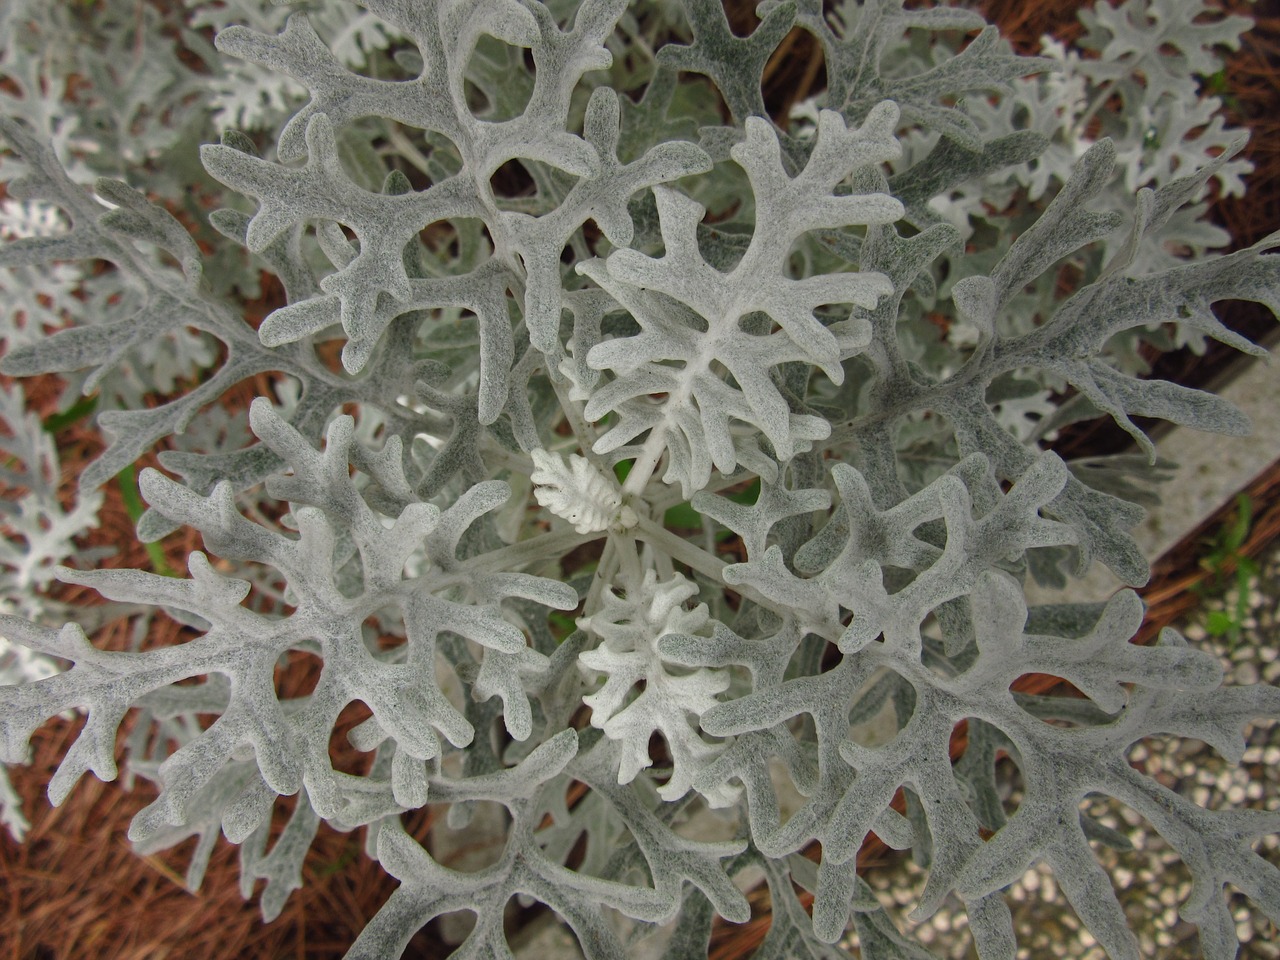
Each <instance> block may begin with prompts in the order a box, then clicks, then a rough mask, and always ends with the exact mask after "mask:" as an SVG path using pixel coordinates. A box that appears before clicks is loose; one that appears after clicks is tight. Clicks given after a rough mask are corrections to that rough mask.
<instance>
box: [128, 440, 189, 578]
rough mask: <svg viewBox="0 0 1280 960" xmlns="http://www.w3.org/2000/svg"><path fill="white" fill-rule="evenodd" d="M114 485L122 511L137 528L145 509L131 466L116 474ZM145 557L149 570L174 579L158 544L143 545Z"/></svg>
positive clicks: (135, 475) (173, 573)
mask: <svg viewBox="0 0 1280 960" xmlns="http://www.w3.org/2000/svg"><path fill="white" fill-rule="evenodd" d="M116 483H117V484H119V485H120V498H121V499H122V500H123V501H124V509H125V512H126V513H127V514H129V519H130V520H132V521H133V525H134V528H135V529H136V528H137V526H138V521H139V520H141V519H142V514H143V512H144V511H145V510H146V507H145V506H143V504H142V497H141V496H140V495H139V494H138V473H137V471H136V470H134V468H133V464H130V465H129V466H127V467H125V468H124V469H123V470H121V471H120V472H119V473H117V474H116ZM143 547H145V548H146V551H147V556H148V557H149V558H150V560H151V569H152V570H153V571H154V572H155V573H158V574H159V575H160V576H162V577H176V576H178V573H177V571H175V570H174V569H173V567H171V566H169V561H168V560H167V559H165V555H164V550H163V549H162V548H161V546H160V544H158V543H144V544H143Z"/></svg>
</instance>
